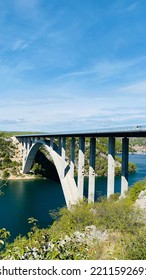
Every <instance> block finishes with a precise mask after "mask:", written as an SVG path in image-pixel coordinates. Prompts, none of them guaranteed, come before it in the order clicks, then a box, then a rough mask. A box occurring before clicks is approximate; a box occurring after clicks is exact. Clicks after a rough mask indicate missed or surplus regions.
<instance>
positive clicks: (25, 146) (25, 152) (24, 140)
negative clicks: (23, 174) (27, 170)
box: [22, 137, 27, 170]
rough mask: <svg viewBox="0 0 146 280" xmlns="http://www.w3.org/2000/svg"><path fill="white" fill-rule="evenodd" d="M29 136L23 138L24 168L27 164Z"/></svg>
mask: <svg viewBox="0 0 146 280" xmlns="http://www.w3.org/2000/svg"><path fill="white" fill-rule="evenodd" d="M26 139H27V138H26V137H24V138H23V162H22V170H23V167H24V165H25V161H26V157H27V140H26Z"/></svg>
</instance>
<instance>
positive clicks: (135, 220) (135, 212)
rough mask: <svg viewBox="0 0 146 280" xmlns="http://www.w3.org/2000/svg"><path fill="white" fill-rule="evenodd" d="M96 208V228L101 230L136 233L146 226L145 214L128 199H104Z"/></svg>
mask: <svg viewBox="0 0 146 280" xmlns="http://www.w3.org/2000/svg"><path fill="white" fill-rule="evenodd" d="M95 207H96V226H97V227H98V228H101V229H109V230H112V231H114V230H118V231H121V232H125V231H126V232H131V233H134V232H135V230H136V229H137V228H138V227H142V226H143V225H144V222H143V213H142V211H140V209H138V208H136V207H135V206H134V205H132V204H131V202H129V200H127V199H120V200H119V201H113V200H112V199H108V200H106V199H103V200H102V201H101V202H100V203H97V204H96V205H95Z"/></svg>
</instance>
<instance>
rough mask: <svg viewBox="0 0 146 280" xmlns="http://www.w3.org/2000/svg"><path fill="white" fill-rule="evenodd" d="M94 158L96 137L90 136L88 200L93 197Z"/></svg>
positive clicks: (92, 199) (91, 199)
mask: <svg viewBox="0 0 146 280" xmlns="http://www.w3.org/2000/svg"><path fill="white" fill-rule="evenodd" d="M95 160H96V138H93V137H92V138H90V159H89V185H88V201H89V202H91V201H92V202H94V197H95Z"/></svg>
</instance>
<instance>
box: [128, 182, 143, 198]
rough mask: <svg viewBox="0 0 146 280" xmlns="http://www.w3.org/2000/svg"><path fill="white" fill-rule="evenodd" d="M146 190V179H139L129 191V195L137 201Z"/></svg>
mask: <svg viewBox="0 0 146 280" xmlns="http://www.w3.org/2000/svg"><path fill="white" fill-rule="evenodd" d="M143 190H146V179H145V180H143V181H138V182H136V183H135V184H134V185H132V186H131V188H130V189H129V190H128V192H127V197H128V199H130V200H131V201H132V202H135V201H136V200H137V198H138V196H139V194H140V192H141V191H143Z"/></svg>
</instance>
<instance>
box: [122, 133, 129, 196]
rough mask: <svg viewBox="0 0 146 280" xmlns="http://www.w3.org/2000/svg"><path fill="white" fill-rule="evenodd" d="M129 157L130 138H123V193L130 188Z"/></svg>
mask: <svg viewBox="0 0 146 280" xmlns="http://www.w3.org/2000/svg"><path fill="white" fill-rule="evenodd" d="M128 157H129V139H128V138H126V137H124V138H123V139H122V176H121V195H124V193H125V191H127V190H128Z"/></svg>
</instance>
